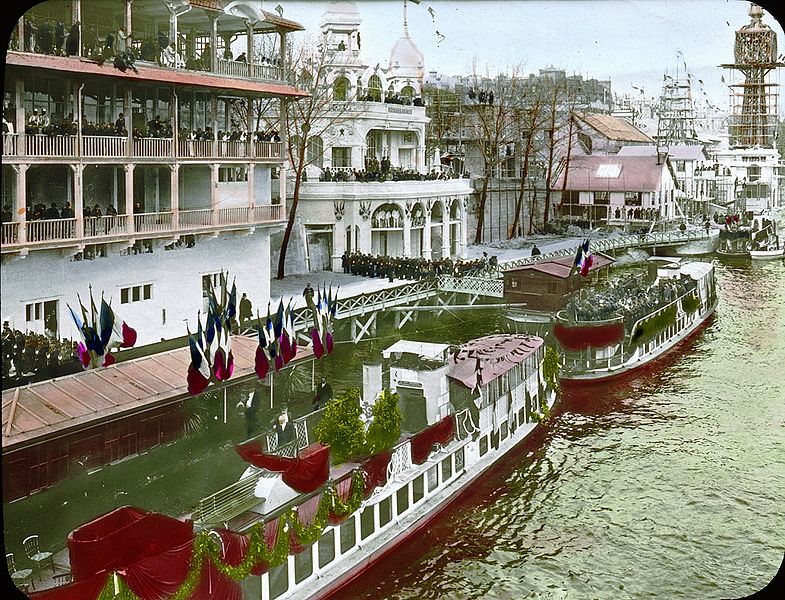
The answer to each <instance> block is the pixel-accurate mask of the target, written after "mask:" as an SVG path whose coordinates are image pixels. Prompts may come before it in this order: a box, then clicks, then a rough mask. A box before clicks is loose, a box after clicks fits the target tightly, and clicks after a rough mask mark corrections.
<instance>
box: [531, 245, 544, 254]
mask: <svg viewBox="0 0 785 600" xmlns="http://www.w3.org/2000/svg"><path fill="white" fill-rule="evenodd" d="M540 254H542V252H540V249H539V248H538V247H537V244H534V246H532V256H539V255H540Z"/></svg>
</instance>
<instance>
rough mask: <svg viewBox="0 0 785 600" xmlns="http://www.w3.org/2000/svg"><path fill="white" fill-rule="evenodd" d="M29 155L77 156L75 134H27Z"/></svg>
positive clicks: (26, 141) (26, 140)
mask: <svg viewBox="0 0 785 600" xmlns="http://www.w3.org/2000/svg"><path fill="white" fill-rule="evenodd" d="M25 143H26V145H27V155H28V156H76V136H75V135H40V134H39V135H27V136H25Z"/></svg>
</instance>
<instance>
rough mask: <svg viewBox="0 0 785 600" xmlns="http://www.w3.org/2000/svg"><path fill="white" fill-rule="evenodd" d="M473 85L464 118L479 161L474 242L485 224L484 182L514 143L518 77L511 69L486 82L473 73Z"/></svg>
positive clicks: (477, 242)
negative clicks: (478, 149) (509, 73)
mask: <svg viewBox="0 0 785 600" xmlns="http://www.w3.org/2000/svg"><path fill="white" fill-rule="evenodd" d="M474 79H475V85H474V88H473V89H472V90H471V91H470V95H469V98H470V101H471V100H475V101H476V102H475V103H473V104H472V103H471V102H470V103H469V106H468V110H469V111H470V114H469V116H468V121H469V124H470V126H471V128H472V129H473V130H474V132H473V137H474V139H476V140H477V141H478V143H479V148H480V155H481V157H482V162H483V171H484V173H483V181H482V190H481V191H480V199H479V202H478V205H477V231H476V233H475V236H474V243H475V244H479V243H481V242H482V231H483V227H484V225H485V204H486V201H487V198H488V184H489V182H490V179H491V176H492V175H493V173H494V170H495V169H496V168H497V167H498V166H499V165H500V164H501V162H502V161H503V160H505V159H506V158H507V156H506V155H505V153H504V149H505V148H506V147H507V146H508V145H510V144H514V143H515V130H516V118H515V117H516V114H515V113H516V102H517V98H516V95H517V93H518V92H519V87H520V86H519V85H518V78H517V75H516V73H515V72H513V73H512V74H511V75H499V76H498V77H497V78H496V79H495V80H494V81H493V82H491V83H490V84H488V85H486V84H483V83H482V82H480V81H478V79H477V77H476V76H475V78H474Z"/></svg>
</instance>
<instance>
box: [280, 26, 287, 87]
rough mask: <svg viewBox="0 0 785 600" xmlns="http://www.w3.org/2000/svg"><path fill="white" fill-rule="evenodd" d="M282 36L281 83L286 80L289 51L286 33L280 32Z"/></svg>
mask: <svg viewBox="0 0 785 600" xmlns="http://www.w3.org/2000/svg"><path fill="white" fill-rule="evenodd" d="M280 36H281V43H280V47H281V75H280V77H281V81H285V80H286V50H287V48H286V33H285V32H284V31H281V32H280Z"/></svg>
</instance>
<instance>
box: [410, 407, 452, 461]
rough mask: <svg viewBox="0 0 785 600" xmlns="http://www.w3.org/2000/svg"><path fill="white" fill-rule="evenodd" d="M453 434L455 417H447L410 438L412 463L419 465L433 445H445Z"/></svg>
mask: <svg viewBox="0 0 785 600" xmlns="http://www.w3.org/2000/svg"><path fill="white" fill-rule="evenodd" d="M454 434H455V417H454V416H453V415H447V416H446V417H444V418H443V419H442V420H441V421H439V422H438V423H436V424H434V425H431V426H430V427H429V428H428V429H424V430H422V431H421V432H420V433H418V434H417V435H415V436H414V437H413V438H412V441H411V444H412V462H414V463H415V464H418V465H421V464H422V463H424V462H425V461H426V459H427V458H428V455H429V454H430V453H431V448H432V447H433V445H434V444H436V443H439V444H442V445H443V444H446V443H447V442H449V441H450V440H451V439H452V437H453V435H454Z"/></svg>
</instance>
